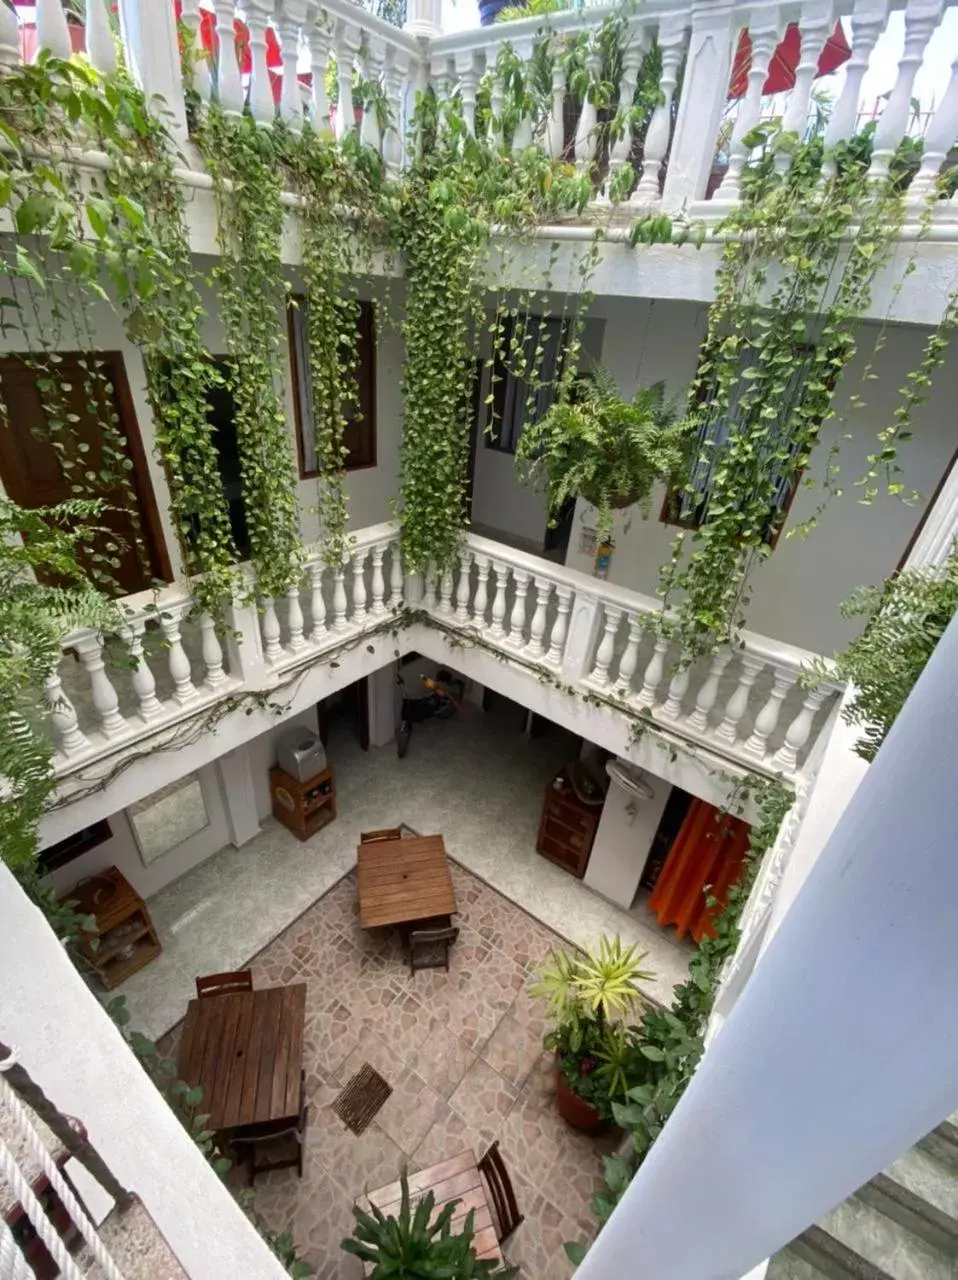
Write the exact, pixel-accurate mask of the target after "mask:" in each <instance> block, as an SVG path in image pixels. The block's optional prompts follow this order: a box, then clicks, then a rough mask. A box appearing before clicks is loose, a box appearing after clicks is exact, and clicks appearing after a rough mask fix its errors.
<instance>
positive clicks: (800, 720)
mask: <svg viewBox="0 0 958 1280" xmlns="http://www.w3.org/2000/svg"><path fill="white" fill-rule="evenodd" d="M827 697H828V690H827V689H823V688H817V689H809V691H808V693H806V695H805V700H804V702H803V703H802V709H801V711H799V713H798V715H797V716H796V717H795V719H794V720H793V721H792V723H791V724H790V725H789V726H788V728H787V729H786V730H785V741H784V742H783V743H782V745H781V747H779V749H778V751H776V753H775V757H774V764H775V767H776V768H778V769H782V770H786V771H788V772H791V771H793V770H795V769H797V768H798V757H799V753H800V752H801V750H802V748H803V747H804V746H805V745H806V744H807V743H808V740H809V738H810V737H811V734H812V723H813V721H814V719H815V713H816V712H817V711H818V709H819V707H821V705H822V703H823V702H824V701H825V699H826V698H827Z"/></svg>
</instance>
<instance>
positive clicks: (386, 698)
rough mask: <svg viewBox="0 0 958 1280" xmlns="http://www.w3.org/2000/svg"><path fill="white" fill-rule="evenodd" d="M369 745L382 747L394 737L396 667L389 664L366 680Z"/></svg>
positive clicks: (393, 664)
mask: <svg viewBox="0 0 958 1280" xmlns="http://www.w3.org/2000/svg"><path fill="white" fill-rule="evenodd" d="M366 690H367V693H368V704H369V745H370V746H371V747H384V746H386V744H387V743H389V742H392V740H393V738H394V737H395V736H396V718H397V710H396V697H397V695H396V666H395V663H392V662H390V663H389V665H388V666H386V667H380V668H379V670H378V671H373V672H372V674H371V675H369V676H367V678H366Z"/></svg>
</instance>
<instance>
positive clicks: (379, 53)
mask: <svg viewBox="0 0 958 1280" xmlns="http://www.w3.org/2000/svg"><path fill="white" fill-rule="evenodd" d="M385 61H386V44H385V42H384V41H383V40H380V39H379V38H378V37H374V36H369V35H367V37H366V56H365V57H364V58H363V62H362V67H363V79H364V80H365V81H366V83H367V85H372V86H375V87H376V88H381V87H382V86H381V83H380V82H381V79H382V73H383V64H384V63H385ZM359 136H360V138H361V139H362V141H363V142H364V143H365V144H366V145H367V146H369V147H372V149H373V150H374V151H379V150H381V148H382V142H383V137H382V131H381V130H380V128H379V113H378V111H377V110H376V103H375V101H373V102H370V103H368V104H367V105H366V108H365V110H364V112H363V119H362V123H361V124H360V127H359Z"/></svg>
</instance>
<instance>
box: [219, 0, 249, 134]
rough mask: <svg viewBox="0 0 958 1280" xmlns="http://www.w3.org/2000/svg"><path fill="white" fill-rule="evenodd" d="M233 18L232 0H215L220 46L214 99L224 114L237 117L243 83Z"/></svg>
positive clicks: (241, 101)
mask: <svg viewBox="0 0 958 1280" xmlns="http://www.w3.org/2000/svg"><path fill="white" fill-rule="evenodd" d="M235 16H236V4H235V3H234V0H216V35H217V37H218V39H219V46H220V56H219V58H218V60H217V67H216V97H217V99H218V101H219V104H220V106H221V107H222V109H223V110H224V111H225V112H227V113H228V114H229V115H236V116H238V115H240V114H242V111H243V81H242V77H241V76H240V69H239V57H238V56H237V52H236V30H235V28H234V26H233V19H234V17H235Z"/></svg>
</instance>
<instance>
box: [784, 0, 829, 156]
mask: <svg viewBox="0 0 958 1280" xmlns="http://www.w3.org/2000/svg"><path fill="white" fill-rule="evenodd" d="M834 29H835V6H834V4H833V2H832V0H806V3H805V7H804V8H803V9H802V21H801V25H800V27H799V37H798V38H799V41H800V50H799V56H798V65H797V66H796V68H795V84H794V86H793V87H792V91H791V93H790V94H789V96H788V104H787V105H786V108H785V114H784V116H783V117H782V129H783V130H785V132H787V133H794V134H797V135H798V136H799V137H801V136H802V135H803V134H804V132H805V125H806V122H807V119H808V104H809V102H810V100H811V95H812V85H813V83H814V81H815V77H816V76H817V75H818V58H819V55H820V54H821V51H822V48H823V46H824V44H825V41H826V40H827V39H828V38H829V36H830V35H831V34H832V32H833V31H834ZM790 164H791V158H790V157H789V155H788V154H787V152H785V151H779V152H778V153H777V154H776V156H775V168H776V170H777V171H778V172H779V173H785V171H786V170H787V169H788V166H789V165H790Z"/></svg>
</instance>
